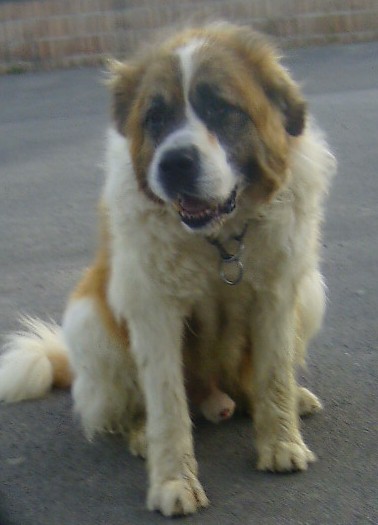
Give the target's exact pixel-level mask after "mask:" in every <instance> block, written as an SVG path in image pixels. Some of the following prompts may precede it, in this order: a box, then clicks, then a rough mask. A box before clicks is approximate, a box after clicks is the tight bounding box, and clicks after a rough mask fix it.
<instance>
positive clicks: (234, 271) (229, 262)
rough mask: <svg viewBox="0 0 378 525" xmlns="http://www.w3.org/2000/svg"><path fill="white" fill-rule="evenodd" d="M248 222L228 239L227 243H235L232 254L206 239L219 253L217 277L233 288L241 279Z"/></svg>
mask: <svg viewBox="0 0 378 525" xmlns="http://www.w3.org/2000/svg"><path fill="white" fill-rule="evenodd" d="M248 226H249V221H247V222H246V223H245V224H244V226H243V229H242V231H241V232H240V233H239V235H233V236H231V237H230V238H229V239H228V241H227V242H228V243H230V242H234V243H236V247H235V249H234V250H233V252H232V253H230V252H229V251H227V250H226V248H225V247H224V245H223V244H222V243H221V242H220V241H219V240H218V239H213V238H211V237H207V240H208V242H209V243H210V244H212V245H213V246H215V247H216V249H217V250H218V253H219V257H220V261H219V277H220V278H221V279H222V281H223V282H224V283H225V284H228V285H230V286H235V285H236V284H239V283H240V282H241V280H242V279H243V274H244V266H243V263H242V261H241V256H242V254H243V251H244V242H243V241H244V237H245V234H246V233H247V230H248Z"/></svg>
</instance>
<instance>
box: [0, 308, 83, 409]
mask: <svg viewBox="0 0 378 525" xmlns="http://www.w3.org/2000/svg"><path fill="white" fill-rule="evenodd" d="M21 323H22V325H23V329H22V330H20V331H19V332H16V333H14V334H10V335H9V336H8V337H7V339H6V343H5V345H4V350H3V353H2V355H1V356H0V401H6V402H8V403H9V402H15V401H22V400H25V399H34V398H37V397H42V396H43V395H44V394H46V393H47V392H48V391H49V390H50V389H51V388H52V387H53V386H56V387H59V388H68V387H69V386H70V385H71V383H72V379H73V374H72V371H71V368H70V364H69V359H68V349H67V347H66V345H65V344H64V341H63V337H62V330H61V328H60V326H58V325H57V324H55V323H54V322H50V323H45V322H43V321H40V320H39V319H33V318H31V317H22V318H21Z"/></svg>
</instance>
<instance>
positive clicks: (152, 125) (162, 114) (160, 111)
mask: <svg viewBox="0 0 378 525" xmlns="http://www.w3.org/2000/svg"><path fill="white" fill-rule="evenodd" d="M167 120H168V117H167V113H166V110H165V108H163V107H151V108H150V109H149V110H148V112H147V114H146V117H145V119H144V126H145V127H146V128H147V129H148V131H150V132H151V133H152V134H155V133H157V132H160V131H161V130H162V128H164V126H165V124H166V122H167Z"/></svg>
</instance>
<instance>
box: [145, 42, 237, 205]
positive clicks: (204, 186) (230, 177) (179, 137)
mask: <svg viewBox="0 0 378 525" xmlns="http://www.w3.org/2000/svg"><path fill="white" fill-rule="evenodd" d="M205 44H206V40H205V39H201V38H194V39H193V40H191V41H190V42H188V43H187V44H185V45H184V46H181V47H179V48H178V49H177V50H176V55H177V57H178V59H179V63H180V67H181V73H182V89H183V95H184V101H185V116H186V118H185V120H184V121H183V123H182V125H181V126H180V127H179V128H178V129H176V130H175V131H173V132H172V133H170V134H169V135H168V136H167V137H166V138H165V139H164V141H163V142H162V143H161V144H160V145H159V146H158V147H157V149H156V151H155V154H154V157H153V159H152V162H151V167H150V170H149V184H150V187H151V189H152V191H153V193H155V195H157V196H158V197H159V198H160V199H162V200H170V199H169V197H167V196H166V193H165V189H164V186H163V185H162V183H161V180H160V177H159V166H160V162H161V159H162V158H163V157H164V155H165V154H166V153H167V152H169V151H171V150H177V149H180V148H186V147H195V148H196V149H197V150H198V152H199V154H200V158H201V170H200V173H199V178H198V182H197V186H198V192H199V193H198V194H199V196H201V197H202V198H203V199H204V200H216V201H219V202H223V201H225V200H226V199H227V198H228V197H229V196H230V193H231V192H232V190H233V189H234V187H235V184H236V182H237V180H236V179H237V176H236V174H235V173H234V172H233V169H232V167H231V165H230V164H229V163H228V160H227V155H226V152H225V150H224V149H223V147H222V146H221V144H220V143H219V142H218V140H217V138H216V137H215V136H214V135H212V139H210V133H209V130H208V129H207V128H206V125H205V123H204V122H203V121H202V120H201V119H200V118H199V117H198V116H197V115H196V113H195V111H194V110H193V108H192V107H191V104H190V102H189V89H190V85H191V82H192V79H193V76H194V74H195V58H196V54H197V53H198V51H200V50H201V48H202V47H203V46H204V45H205Z"/></svg>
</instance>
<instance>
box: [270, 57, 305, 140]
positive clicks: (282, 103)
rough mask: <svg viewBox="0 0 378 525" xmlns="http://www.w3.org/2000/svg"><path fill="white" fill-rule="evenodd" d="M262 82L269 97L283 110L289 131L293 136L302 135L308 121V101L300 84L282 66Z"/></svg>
mask: <svg viewBox="0 0 378 525" xmlns="http://www.w3.org/2000/svg"><path fill="white" fill-rule="evenodd" d="M280 67H281V66H280ZM262 83H263V87H264V91H265V93H266V95H267V97H268V98H269V99H270V100H271V101H272V102H273V104H275V105H276V106H277V107H278V109H279V110H280V111H281V113H282V115H283V117H284V126H285V129H286V131H287V133H288V134H289V135H292V136H293V137H297V136H299V135H301V133H302V132H303V129H304V126H305V122H306V102H305V101H304V99H303V97H302V95H301V93H300V91H299V88H298V86H297V85H296V84H295V82H294V81H293V80H292V79H291V78H290V77H289V75H288V74H287V73H286V71H285V70H284V69H282V68H281V71H279V72H277V71H275V74H274V75H273V76H269V77H268V78H265V79H263V78H262Z"/></svg>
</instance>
